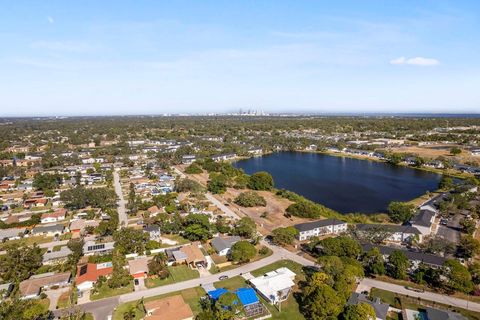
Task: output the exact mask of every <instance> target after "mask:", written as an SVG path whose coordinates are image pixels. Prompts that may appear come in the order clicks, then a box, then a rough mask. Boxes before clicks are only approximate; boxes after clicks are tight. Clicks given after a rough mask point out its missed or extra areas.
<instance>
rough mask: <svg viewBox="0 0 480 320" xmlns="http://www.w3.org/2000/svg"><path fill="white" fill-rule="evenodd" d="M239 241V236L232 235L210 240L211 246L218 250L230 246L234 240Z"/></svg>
mask: <svg viewBox="0 0 480 320" xmlns="http://www.w3.org/2000/svg"><path fill="white" fill-rule="evenodd" d="M238 241H240V237H238V236H232V237H223V238H222V237H216V238H213V239H212V241H210V244H211V245H212V247H213V248H214V249H215V250H216V251H217V252H220V251H222V250H224V249H228V248H231V247H232V245H233V244H234V243H235V242H238Z"/></svg>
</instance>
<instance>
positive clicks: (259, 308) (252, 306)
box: [207, 288, 268, 319]
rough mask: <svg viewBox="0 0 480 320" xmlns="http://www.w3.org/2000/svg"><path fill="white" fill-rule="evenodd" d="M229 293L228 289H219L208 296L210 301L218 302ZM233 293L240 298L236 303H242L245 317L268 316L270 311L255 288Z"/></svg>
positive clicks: (240, 289) (241, 289)
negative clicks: (259, 297)
mask: <svg viewBox="0 0 480 320" xmlns="http://www.w3.org/2000/svg"><path fill="white" fill-rule="evenodd" d="M227 292H228V290H227V289H225V288H219V289H215V290H210V291H208V292H207V294H208V296H209V297H210V299H212V300H214V301H217V300H218V299H219V298H220V297H221V296H222V295H224V294H225V293H227ZM233 293H234V294H235V295H236V296H237V298H238V299H236V301H235V302H234V303H235V304H236V303H238V302H240V303H241V305H242V308H243V311H244V312H245V316H246V317H247V318H249V319H254V317H258V316H261V315H265V314H268V311H267V310H266V308H265V307H264V306H263V304H262V303H261V302H260V299H258V297H257V295H256V294H255V290H254V289H253V288H239V289H237V290H236V291H234V292H233Z"/></svg>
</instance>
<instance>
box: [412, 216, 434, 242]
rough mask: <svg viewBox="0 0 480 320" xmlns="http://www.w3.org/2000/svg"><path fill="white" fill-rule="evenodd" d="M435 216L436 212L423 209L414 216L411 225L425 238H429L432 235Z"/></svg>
mask: <svg viewBox="0 0 480 320" xmlns="http://www.w3.org/2000/svg"><path fill="white" fill-rule="evenodd" d="M435 216H436V213H435V211H432V210H430V209H421V210H419V211H418V212H417V213H416V214H415V216H413V218H412V220H410V225H411V226H412V227H414V228H417V229H418V231H420V232H421V233H422V235H423V236H424V237H426V236H429V235H430V234H431V233H432V229H433V222H434V221H435Z"/></svg>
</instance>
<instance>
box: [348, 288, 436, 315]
mask: <svg viewBox="0 0 480 320" xmlns="http://www.w3.org/2000/svg"><path fill="white" fill-rule="evenodd" d="M359 303H368V304H369V305H371V306H372V307H373V309H374V310H375V315H376V316H377V318H378V319H382V320H386V319H387V313H388V308H389V307H390V306H389V305H388V304H386V303H381V302H380V301H379V300H376V301H371V300H370V299H368V297H367V296H366V295H364V294H362V293H357V292H354V293H352V295H351V296H350V298H348V301H347V305H353V304H359ZM435 320H437V319H436V318H435Z"/></svg>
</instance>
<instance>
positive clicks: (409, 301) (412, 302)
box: [370, 288, 480, 320]
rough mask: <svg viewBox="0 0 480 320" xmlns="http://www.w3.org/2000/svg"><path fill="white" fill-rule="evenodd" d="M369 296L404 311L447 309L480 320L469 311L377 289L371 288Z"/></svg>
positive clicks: (478, 315) (473, 319) (478, 316)
mask: <svg viewBox="0 0 480 320" xmlns="http://www.w3.org/2000/svg"><path fill="white" fill-rule="evenodd" d="M370 295H371V296H372V297H376V298H377V297H378V298H380V299H381V300H382V301H383V302H385V303H388V304H390V305H391V306H393V307H395V308H406V309H411V310H421V309H424V308H425V306H430V307H433V308H438V309H449V310H452V311H455V312H458V313H461V314H463V315H464V316H465V317H467V318H468V319H472V320H480V313H478V312H474V311H470V310H465V309H460V308H453V309H452V308H449V307H448V306H446V305H443V304H440V303H436V302H432V301H425V300H421V299H418V298H412V297H407V296H404V295H401V294H397V293H395V292H391V291H386V290H382V289H377V288H372V290H371V291H370Z"/></svg>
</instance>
